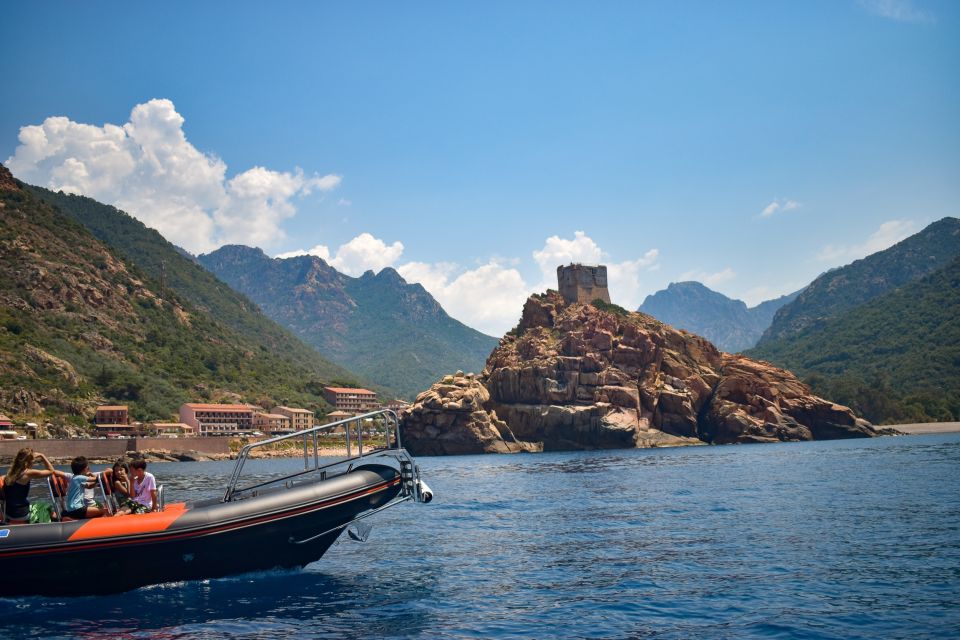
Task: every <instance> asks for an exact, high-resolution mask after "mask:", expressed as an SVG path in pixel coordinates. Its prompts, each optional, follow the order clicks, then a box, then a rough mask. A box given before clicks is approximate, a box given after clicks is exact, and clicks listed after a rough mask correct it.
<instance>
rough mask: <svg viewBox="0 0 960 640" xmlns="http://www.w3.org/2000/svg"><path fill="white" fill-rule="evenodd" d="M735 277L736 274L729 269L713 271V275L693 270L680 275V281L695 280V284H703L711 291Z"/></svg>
mask: <svg viewBox="0 0 960 640" xmlns="http://www.w3.org/2000/svg"><path fill="white" fill-rule="evenodd" d="M736 277H737V272H736V271H734V270H733V269H731V268H730V267H727V268H725V269H721V270H720V271H714V272H713V273H711V272H709V271H697V270H694V271H687V272H686V273H682V274H680V280H696V281H697V282H700V283H702V284H705V285H706V286H708V287H710V288H711V289H713V288H714V287H717V286H718V285H721V284H723V283H724V282H729V281H730V280H733V279H734V278H736Z"/></svg>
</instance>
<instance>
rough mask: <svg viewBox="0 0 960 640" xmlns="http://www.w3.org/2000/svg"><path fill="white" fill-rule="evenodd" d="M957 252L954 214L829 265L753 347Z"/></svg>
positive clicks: (959, 224)
mask: <svg viewBox="0 0 960 640" xmlns="http://www.w3.org/2000/svg"><path fill="white" fill-rule="evenodd" d="M957 255H960V219H957V218H952V217H946V218H941V219H940V220H937V221H936V222H933V223H931V224H929V225H927V226H926V227H925V228H924V229H922V230H921V231H919V232H918V233H915V234H913V235H912V236H910V237H908V238H905V239H904V240H901V241H900V242H898V243H896V244H895V245H893V246H892V247H889V248H887V249H884V250H882V251H877V252H875V253H872V254H870V255H868V256H866V257H865V258H861V259H859V260H855V261H854V262H852V263H850V264H848V265H845V266H842V267H838V268H836V269H831V270H830V271H827V272H826V273H824V274H821V275H820V276H818V277H817V278H816V279H814V281H813V282H811V283H810V284H809V285H808V286H807V287H806V288H805V289H803V291H802V292H801V293H800V295H799V296H797V298H796V299H794V300H793V301H792V302H790V303H789V304H786V305H784V306H783V307H781V308H780V309H779V310H778V311H777V313H776V314H775V315H774V317H773V321H772V322H771V324H770V326H769V327H768V328H767V330H766V331H764V333H763V335H762V336H761V338H760V340H759V341H758V343H757V346H763V345H764V344H766V343H768V342H771V341H773V340H775V339H780V338H785V337H787V336H789V335H792V334H796V333H799V332H800V331H802V330H803V329H804V328H806V327H809V326H811V325H815V324H817V323H820V322H823V321H825V320H827V319H829V318H830V317H833V316H836V315H838V314H840V313H843V312H845V311H848V310H850V309H853V308H854V307H857V306H859V305H861V304H863V303H865V302H869V301H870V300H872V299H873V298H876V297H877V296H880V295H882V294H884V293H886V292H888V291H892V290H893V289H896V288H897V287H900V286H903V285H904V284H907V283H908V282H911V281H914V280H917V279H919V278H922V277H924V276H926V275H929V274H931V273H933V272H934V271H937V270H939V269H941V268H943V267H944V266H946V265H947V264H948V263H949V262H950V261H951V260H952V259H953V258H954V257H955V256H957Z"/></svg>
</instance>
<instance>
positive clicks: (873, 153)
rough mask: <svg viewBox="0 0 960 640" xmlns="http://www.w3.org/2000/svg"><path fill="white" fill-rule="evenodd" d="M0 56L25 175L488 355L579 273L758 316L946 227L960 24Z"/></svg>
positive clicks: (452, 7)
mask: <svg viewBox="0 0 960 640" xmlns="http://www.w3.org/2000/svg"><path fill="white" fill-rule="evenodd" d="M194 4H196V5H198V6H194ZM278 4H279V3H278ZM0 52H2V55H3V59H4V62H5V63H4V69H5V71H4V75H5V76H6V78H5V83H6V87H7V92H5V98H4V100H3V101H2V103H0V159H4V162H5V163H7V164H9V165H10V166H11V169H12V170H13V171H14V173H15V174H16V175H17V176H18V177H20V178H22V179H25V180H27V181H28V182H35V183H38V184H44V185H47V186H51V187H54V188H67V189H72V190H75V191H80V192H83V193H87V194H89V195H92V196H93V197H97V198H98V199H101V200H106V201H109V202H112V203H115V204H118V206H122V207H123V208H125V209H127V210H129V212H130V213H132V214H134V215H136V216H138V217H140V218H141V219H143V220H144V221H145V222H147V223H148V224H151V226H156V227H157V228H159V229H160V230H161V231H162V232H164V233H165V235H167V236H168V237H169V238H171V239H172V240H174V241H176V242H178V243H180V244H182V245H184V246H185V247H186V248H188V249H190V250H193V251H195V252H199V251H207V250H210V249H212V248H215V247H216V246H219V245H220V244H222V243H224V242H244V243H246V244H254V245H258V246H261V247H262V248H263V249H264V250H265V251H267V252H268V253H269V254H271V255H277V254H288V253H291V252H296V251H303V250H312V251H314V252H315V253H317V254H318V255H322V256H324V257H326V258H328V259H329V260H330V261H331V262H332V263H333V264H334V265H335V266H338V268H341V270H344V271H346V272H348V273H352V274H354V275H356V274H358V273H360V272H362V270H363V269H365V268H373V269H379V268H382V267H383V266H387V265H390V266H394V267H396V268H398V269H399V270H400V271H401V273H402V274H404V275H405V276H406V277H407V278H408V279H409V280H414V281H421V282H423V283H424V285H425V286H427V288H428V289H429V290H430V291H431V292H432V293H434V295H435V296H436V297H437V298H438V299H439V300H440V302H441V303H442V304H443V305H444V306H445V307H446V308H447V309H448V311H450V312H451V314H452V315H454V316H455V317H457V318H459V319H460V320H462V321H464V322H466V323H467V324H470V325H471V326H475V327H477V328H480V329H481V330H484V331H487V332H488V333H494V334H498V333H501V332H502V331H504V330H506V329H508V328H509V327H510V326H512V324H514V323H515V321H516V319H517V317H518V316H519V312H520V306H521V305H522V301H523V299H524V298H525V297H526V295H527V293H529V292H531V291H534V290H539V289H542V288H543V287H544V286H546V285H547V284H552V280H553V276H552V271H553V269H555V267H556V264H558V263H559V262H561V261H566V260H568V259H579V260H582V261H588V262H595V261H602V262H604V263H606V264H608V265H611V266H612V269H611V287H612V291H611V293H612V296H613V298H614V301H615V302H620V303H621V304H624V305H625V306H631V307H635V306H636V305H637V304H639V303H640V302H641V301H642V299H643V296H644V295H646V294H647V293H652V292H653V291H655V290H657V289H659V288H662V287H663V286H665V285H666V284H667V283H668V282H670V281H676V280H680V279H699V280H701V281H705V282H706V283H707V284H708V285H709V286H711V287H712V288H714V289H717V290H719V291H721V292H723V293H726V294H727V295H731V296H733V297H739V298H742V299H745V300H747V301H748V303H751V304H755V303H757V302H760V301H761V300H763V299H766V298H769V297H773V296H775V295H779V294H782V293H786V292H789V291H792V290H794V289H796V288H799V287H801V286H803V285H804V284H806V283H808V282H809V281H810V280H811V279H812V278H814V277H815V276H816V275H817V274H819V273H820V272H822V271H824V270H825V269H827V268H830V267H835V266H838V265H841V264H845V263H847V262H850V261H851V260H853V259H856V258H858V257H862V256H863V255H866V253H869V252H870V251H873V250H877V249H882V248H884V247H885V246H889V244H891V243H892V242H895V241H896V240H898V239H900V238H902V237H904V236H905V235H908V234H909V233H912V232H915V231H918V230H919V229H920V228H922V227H923V226H924V225H926V224H928V223H929V222H932V221H934V220H937V219H939V218H942V217H944V216H947V215H952V216H957V215H960V206H958V203H960V4H958V3H955V2H939V1H935V0H912V1H910V2H908V1H907V0H871V1H867V0H864V1H857V0H849V1H847V0H829V1H825V2H816V1H809V2H774V1H770V2H730V3H715V2H627V3H534V2H523V3H514V2H504V3H495V2H485V3H472V4H468V3H448V2H444V3H439V2H438V3H362V4H361V3H343V4H342V5H338V6H334V5H333V4H332V3H331V4H321V3H284V4H279V6H272V5H271V6H269V7H267V5H264V4H262V3H180V4H178V3H167V4H164V5H162V6H159V5H158V6H153V5H149V4H147V3H116V4H111V3H62V4H57V3H27V2H21V3H16V4H12V5H8V6H7V7H5V14H4V20H3V22H2V23H0ZM138 105H139V106H138ZM51 117H62V118H61V119H54V120H48V118H51ZM106 125H111V126H106ZM114 125H115V126H114ZM124 125H126V127H124ZM24 127H27V129H23V128H24ZM121 127H124V128H121ZM18 136H20V137H19V138H18ZM578 232H579V233H578Z"/></svg>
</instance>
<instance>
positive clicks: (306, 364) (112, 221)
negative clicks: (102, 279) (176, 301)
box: [27, 186, 357, 381]
mask: <svg viewBox="0 0 960 640" xmlns="http://www.w3.org/2000/svg"><path fill="white" fill-rule="evenodd" d="M27 189H28V190H30V191H31V192H32V193H33V194H35V195H36V196H38V197H40V198H41V199H43V200H45V201H47V202H49V203H51V204H53V205H54V206H56V207H57V208H58V209H59V210H60V211H61V212H62V213H64V214H66V215H68V216H70V217H71V218H73V219H74V220H76V221H77V222H79V223H80V224H82V225H83V226H84V227H86V228H87V229H88V230H89V231H90V232H91V233H92V234H93V235H94V236H96V237H97V239H99V240H100V241H101V242H103V243H104V244H106V245H107V246H109V247H110V248H111V249H113V250H114V251H116V252H117V253H118V254H119V255H120V256H122V257H123V258H124V260H126V261H127V262H129V263H131V264H134V265H136V266H137V268H139V269H140V270H142V271H143V272H144V273H145V274H147V276H149V277H150V278H151V279H152V280H153V281H154V282H155V283H156V285H157V286H158V287H160V285H161V284H162V285H163V287H164V288H165V289H169V290H172V291H175V292H177V294H178V295H179V296H181V297H182V298H183V299H184V300H185V301H186V302H188V303H189V304H191V305H193V306H194V307H196V308H197V309H198V310H200V311H203V312H205V313H209V314H211V315H212V316H214V317H215V318H216V319H217V321H218V322H220V323H222V324H224V325H225V326H227V327H229V328H230V329H232V330H233V331H235V332H236V333H237V334H239V335H240V336H242V337H243V338H244V339H245V340H247V341H249V342H251V343H252V344H254V345H257V346H258V347H263V348H265V349H267V350H269V351H271V352H274V353H278V354H280V353H282V354H284V359H285V360H286V361H287V362H290V363H291V364H292V365H294V366H296V367H302V368H304V369H307V370H310V371H315V372H316V374H317V375H319V376H320V377H322V378H324V379H328V380H329V379H337V380H341V381H345V380H355V379H356V377H357V376H355V375H354V374H353V373H351V372H349V371H347V370H346V369H344V368H343V367H340V366H338V365H335V364H333V363H332V362H329V361H328V360H326V359H324V358H323V357H322V356H321V355H320V354H319V353H317V351H316V350H315V349H313V348H310V347H309V346H307V345H305V344H303V343H302V342H301V341H300V340H298V339H297V338H296V337H295V336H293V335H291V334H290V332H289V331H287V330H286V329H284V328H283V327H281V326H279V325H278V324H277V323H276V322H274V321H273V320H271V319H270V318H268V317H267V316H265V315H264V314H263V313H262V312H261V311H260V309H259V308H258V307H257V305H256V304H254V303H253V302H251V301H250V300H249V299H248V298H246V297H245V296H244V295H243V294H241V293H238V292H237V291H235V290H233V289H232V288H230V286H229V285H227V284H225V283H224V282H222V281H220V280H218V279H217V278H216V276H214V275H213V274H211V273H210V272H209V271H208V270H206V269H204V268H203V266H202V265H200V264H199V263H198V262H197V261H196V260H195V259H194V258H193V257H191V256H190V255H189V254H187V253H186V252H184V251H183V250H182V249H180V248H179V247H177V246H175V245H173V244H171V243H170V242H168V241H167V240H166V238H164V237H163V236H162V235H160V233H159V232H157V231H156V230H154V229H151V228H149V227H147V226H146V225H144V224H143V223H142V222H140V221H139V220H137V219H136V218H134V217H132V216H130V215H128V214H126V213H124V212H123V211H120V210H119V209H117V208H115V207H112V206H110V205H106V204H103V203H101V202H97V201H96V200H93V199H91V198H86V197H84V196H77V195H69V194H65V193H62V192H53V191H49V190H47V189H43V188H42V187H31V186H28V187H27Z"/></svg>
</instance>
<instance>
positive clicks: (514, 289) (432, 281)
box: [398, 260, 533, 337]
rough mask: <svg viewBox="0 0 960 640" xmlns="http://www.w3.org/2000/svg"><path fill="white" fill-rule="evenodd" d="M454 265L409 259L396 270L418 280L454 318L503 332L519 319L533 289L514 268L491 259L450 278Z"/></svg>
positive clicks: (498, 333)
mask: <svg viewBox="0 0 960 640" xmlns="http://www.w3.org/2000/svg"><path fill="white" fill-rule="evenodd" d="M455 269H456V267H455V265H450V264H449V263H438V264H435V265H429V264H425V263H422V262H410V263H407V264H405V265H402V266H401V267H400V268H399V269H398V271H399V272H400V275H402V276H403V277H404V279H405V280H407V281H408V282H420V283H421V284H422V285H423V287H424V288H425V289H426V290H427V291H429V292H430V293H431V294H432V295H433V297H434V298H436V299H437V301H438V302H439V303H440V305H441V306H442V307H443V308H444V309H445V310H446V311H447V313H449V314H450V315H451V316H453V317H454V318H456V319H458V320H460V321H461V322H463V323H464V324H467V325H469V326H471V327H473V328H474V329H477V330H478V331H482V332H483V333H486V334H488V335H492V336H497V337H499V336H502V335H503V334H504V333H506V332H507V331H509V330H510V329H511V328H512V327H513V326H515V325H516V324H517V322H518V321H519V320H520V315H521V313H522V311H523V303H524V302H525V301H526V299H527V297H529V295H530V294H531V293H532V292H533V291H532V290H531V288H530V287H529V286H527V284H526V283H525V282H524V280H523V276H521V275H520V272H519V271H517V270H516V269H513V268H510V267H507V266H505V265H503V264H502V263H500V262H498V261H496V260H491V261H490V262H487V263H486V264H484V265H482V266H480V267H477V268H476V269H471V270H468V271H464V272H463V273H461V274H460V275H458V276H457V277H456V278H453V279H452V280H451V276H452V274H453V272H454V271H455Z"/></svg>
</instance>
